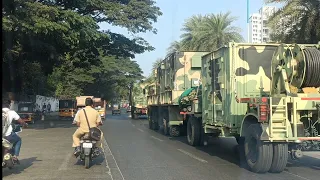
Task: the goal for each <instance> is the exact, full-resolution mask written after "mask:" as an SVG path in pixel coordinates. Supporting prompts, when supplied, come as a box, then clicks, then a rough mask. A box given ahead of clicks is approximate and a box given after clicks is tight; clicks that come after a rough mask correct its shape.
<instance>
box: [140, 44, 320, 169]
mask: <svg viewBox="0 0 320 180" xmlns="http://www.w3.org/2000/svg"><path fill="white" fill-rule="evenodd" d="M156 72H157V73H156V79H157V80H156V82H155V83H153V84H150V85H148V86H147V87H146V88H147V89H148V92H149V93H148V94H147V101H148V118H149V127H150V128H151V129H154V130H157V129H160V130H161V131H163V132H164V133H165V134H170V135H171V136H179V135H180V134H181V133H182V132H186V134H187V140H188V143H189V144H190V145H192V146H200V145H205V144H206V143H207V138H208V137H230V136H234V137H235V138H236V140H237V142H238V143H239V145H240V147H241V148H240V149H241V150H242V151H244V153H243V154H244V156H245V160H246V162H247V164H248V166H249V168H250V170H251V171H253V172H257V173H265V172H268V171H269V172H282V171H283V170H284V168H285V167H286V164H287V161H288V158H289V156H291V157H292V158H299V157H301V156H302V151H304V150H316V151H319V150H320V143H319V140H320V135H319V131H320V88H319V87H320V73H319V72H320V45H316V44H314V45H312V44H302V45H297V44H293V45H287V44H245V43H229V44H228V45H227V46H224V47H221V48H219V49H217V50H215V51H213V52H176V53H173V54H171V55H169V56H168V57H167V58H165V59H164V60H163V61H162V63H161V65H160V66H159V68H158V69H157V71H156Z"/></svg>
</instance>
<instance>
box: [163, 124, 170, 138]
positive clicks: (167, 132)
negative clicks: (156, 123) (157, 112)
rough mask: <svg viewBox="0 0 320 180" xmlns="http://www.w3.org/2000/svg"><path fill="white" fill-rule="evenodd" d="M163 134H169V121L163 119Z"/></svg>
mask: <svg viewBox="0 0 320 180" xmlns="http://www.w3.org/2000/svg"><path fill="white" fill-rule="evenodd" d="M163 134H164V135H169V122H167V120H164V121H163Z"/></svg>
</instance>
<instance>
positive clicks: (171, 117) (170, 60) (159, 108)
mask: <svg viewBox="0 0 320 180" xmlns="http://www.w3.org/2000/svg"><path fill="white" fill-rule="evenodd" d="M206 53H208V52H174V53H171V54H169V55H168V56H167V57H166V58H165V59H164V60H162V61H161V63H160V64H159V66H158V68H157V69H156V70H155V73H154V75H155V78H156V81H155V82H154V83H152V84H149V85H148V86H147V87H146V88H145V89H146V90H147V91H148V92H145V94H146V95H147V103H148V120H149V127H150V129H154V130H158V129H160V130H163V132H164V134H170V135H171V136H179V135H180V134H181V133H182V132H181V126H186V124H184V120H183V117H182V116H181V115H180V114H179V112H180V108H179V102H178V99H179V96H180V95H181V93H182V92H183V91H185V90H186V89H189V88H191V87H195V86H196V82H197V81H198V80H199V78H200V73H201V56H202V55H204V54H206Z"/></svg>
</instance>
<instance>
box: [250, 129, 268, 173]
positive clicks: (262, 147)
mask: <svg viewBox="0 0 320 180" xmlns="http://www.w3.org/2000/svg"><path fill="white" fill-rule="evenodd" d="M261 133H262V130H261V127H260V125H259V124H251V125H250V126H249V127H248V129H246V134H245V140H244V152H245V156H246V160H247V164H248V166H249V167H250V169H251V171H253V172H255V173H265V172H268V171H269V169H270V167H271V163H272V158H273V157H272V156H273V148H272V144H271V143H265V142H262V141H261V140H260V135H261Z"/></svg>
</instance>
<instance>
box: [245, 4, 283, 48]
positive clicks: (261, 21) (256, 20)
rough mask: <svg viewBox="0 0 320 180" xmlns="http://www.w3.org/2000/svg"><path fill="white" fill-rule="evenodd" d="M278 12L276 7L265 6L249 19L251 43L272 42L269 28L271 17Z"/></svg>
mask: <svg viewBox="0 0 320 180" xmlns="http://www.w3.org/2000/svg"><path fill="white" fill-rule="evenodd" d="M276 11H277V7H275V6H264V7H262V8H261V9H260V10H259V12H258V13H253V14H252V15H251V16H250V18H249V42H250V43H265V42H269V41H270V29H269V28H268V27H267V21H268V19H269V17H270V16H271V15H272V14H273V13H275V12H276Z"/></svg>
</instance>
